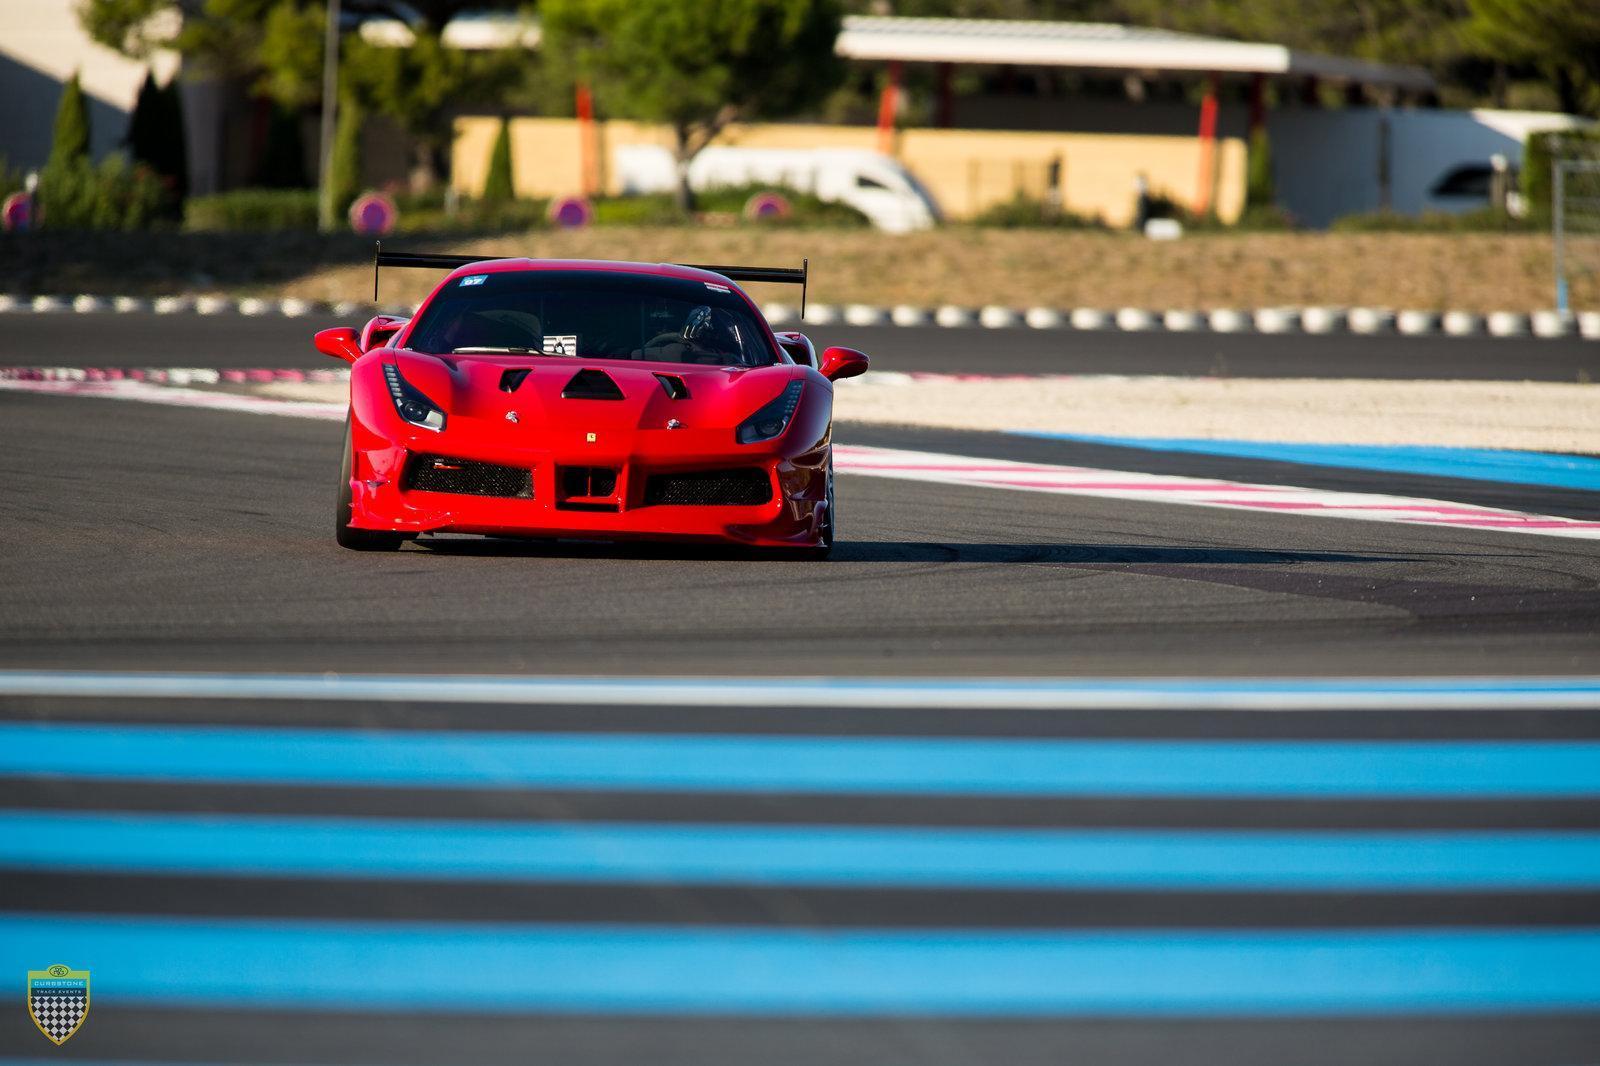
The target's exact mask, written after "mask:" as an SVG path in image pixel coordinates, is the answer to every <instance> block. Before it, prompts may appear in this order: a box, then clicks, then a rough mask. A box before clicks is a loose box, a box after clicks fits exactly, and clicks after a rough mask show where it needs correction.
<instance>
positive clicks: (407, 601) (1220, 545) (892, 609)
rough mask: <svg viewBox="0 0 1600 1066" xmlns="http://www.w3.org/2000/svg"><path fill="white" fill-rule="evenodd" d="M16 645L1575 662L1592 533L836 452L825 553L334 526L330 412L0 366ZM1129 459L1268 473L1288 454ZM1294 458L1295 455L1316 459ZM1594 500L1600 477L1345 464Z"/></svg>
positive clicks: (800, 669) (620, 664) (989, 444)
mask: <svg viewBox="0 0 1600 1066" xmlns="http://www.w3.org/2000/svg"><path fill="white" fill-rule="evenodd" d="M0 425H3V426H4V437H3V439H4V441H5V454H6V456H7V464H8V471H7V475H6V485H7V488H6V492H5V495H4V502H3V513H4V517H5V520H6V522H7V523H8V524H9V525H10V527H11V528H12V529H13V530H14V531H15V532H14V535H13V537H12V540H11V543H10V545H9V546H8V549H7V552H6V555H5V561H4V564H3V567H4V571H5V581H4V587H5V592H4V598H5V601H6V602H5V605H4V607H5V609H4V612H3V618H0V664H3V665H13V666H23V665H27V666H51V667H63V668H64V667H71V666H77V665H82V664H83V663H85V662H92V663H94V664H96V665H97V666H100V667H105V668H129V669H196V668H206V669H273V670H343V671H369V670H370V671H386V670H403V669H424V670H439V671H452V672H459V671H502V670H509V671H537V672H548V673H569V674H570V673H634V674H641V673H642V674H651V673H664V674H677V673H687V674H705V673H759V674H794V673H822V674H828V673H878V674H899V673H913V674H915V673H928V672H934V673H947V672H957V673H986V674H996V675H1017V676H1027V675H1035V674H1039V675H1048V674H1063V673H1068V674H1134V675H1138V674H1171V673H1184V674H1187V673H1198V674H1224V675H1226V674H1256V673H1290V674H1293V673H1309V674H1325V673H1344V674H1365V673H1379V674H1385V673H1387V674H1407V673H1423V674H1427V673H1455V672H1461V671H1463V670H1470V671H1474V672H1478V671H1487V672H1541V671H1543V672H1571V671H1583V670H1588V669H1590V668H1592V667H1593V666H1594V663H1595V654H1596V651H1597V649H1600V611H1597V610H1596V600H1595V596H1596V592H1595V589H1596V585H1597V583H1600V552H1597V551H1596V550H1595V547H1594V542H1592V541H1581V540H1566V539H1560V538H1554V537H1539V536H1528V535H1517V536H1512V535H1509V534H1504V533H1495V532H1490V531H1478V530H1460V531H1455V530H1444V529H1431V528H1420V527H1405V526H1398V525H1389V524H1385V523H1360V522H1348V521H1335V520H1327V519H1324V520H1318V519H1312V518H1303V517H1295V516H1280V515H1253V514H1240V513H1236V512H1229V511H1220V510H1211V509H1207V508H1181V509H1177V510H1174V509H1173V508H1172V507H1169V506H1162V505H1157V504H1145V503H1131V502H1125V501H1118V500H1107V499H1090V498H1081V497H1080V498H1068V497H1056V496H1049V495H1041V494H1032V493H1020V492H1003V491H998V490H993V489H985V488H973V487H959V486H942V485H933V484H926V483H917V482H909V481H907V482H902V481H895V480H889V479H878V478H872V479H868V478H853V477H849V476H847V475H841V488H840V503H839V507H840V513H841V522H842V527H841V528H842V532H841V544H840V547H839V548H838V549H837V552H836V557H835V559H834V560H833V561H832V562H830V563H828V564H825V565H821V566H813V565H806V564H804V563H796V562H792V561H785V560H760V559H756V560H750V559H737V558H733V559H730V558H724V557H720V556H719V555H718V554H716V553H708V552H702V551H696V550H692V549H691V550H678V551H672V550H666V551H663V550H661V549H656V548H643V547H629V546H607V545H598V546H593V545H583V544H572V543H560V544H553V545H552V544H524V543H518V542H491V541H487V540H483V539H473V538H455V539H447V538H427V539H424V540H422V541H419V542H417V543H416V544H414V545H412V546H409V547H408V548H407V549H406V550H404V551H402V552H400V553H398V554H396V555H392V556H352V555H348V554H346V553H344V552H342V551H340V550H338V549H336V548H335V546H334V545H333V543H332V541H331V539H330V538H331V526H332V522H333V517H332V498H333V495H332V494H333V480H334V477H335V469H336V466H337V460H338V454H339V447H340V436H339V435H340V427H339V424H338V423H336V422H326V423H319V422H311V421H306V420H300V419H291V418H278V417H270V416H261V415H249V414H235V413H230V412H208V411H193V410H187V409H173V408H165V407H160V406H155V405H147V404H141V403H127V402H119V401H108V400H101V399H77V398H64V397H46V396H24V395H19V394H16V393H9V392H0ZM839 439H840V440H841V441H842V442H848V443H863V444H892V445H895V446H908V445H909V446H916V447H921V448H924V449H925V450H930V451H946V452H956V453H958V454H975V455H984V454H986V453H1002V454H1003V455H1004V456H1005V457H1007V458H1022V459H1040V458H1043V457H1046V456H1049V457H1052V458H1053V459H1055V460H1059V461H1069V462H1070V461H1084V462H1085V463H1086V465H1101V466H1104V465H1108V462H1107V460H1108V453H1111V452H1118V451H1122V450H1121V449H1109V448H1104V447H1091V446H1083V445H1072V444H1068V443H1058V442H1050V441H1028V440H1023V439H1020V438H1019V439H1015V440H1014V439H1012V438H1009V437H1004V436H998V435H994V436H991V435H985V434H955V433H942V432H917V431H909V430H905V431H894V430H889V429H871V428H868V427H850V426H846V427H843V428H842V429H841V431H840V433H839ZM1121 461H1122V463H1123V464H1125V465H1123V466H1121V467H1118V466H1113V467H1112V468H1113V469H1137V468H1138V467H1137V464H1139V463H1144V464H1150V463H1153V462H1159V463H1160V464H1161V466H1162V468H1163V469H1165V470H1166V471H1167V472H1170V473H1180V474H1182V473H1196V474H1198V475H1200V476H1203V477H1216V476H1232V477H1240V478H1242V479H1243V480H1252V481H1255V480H1270V479H1272V478H1274V477H1277V478H1283V477H1285V476H1287V475H1286V474H1285V473H1283V472H1282V464H1273V463H1263V462H1249V461H1245V460H1232V459H1224V458H1216V457H1200V456H1195V457H1184V456H1169V455H1159V456H1157V457H1156V458H1155V459H1152V458H1150V457H1149V455H1148V454H1146V453H1139V452H1135V453H1132V454H1131V455H1129V456H1126V457H1123V458H1122V460H1121ZM1310 469H1311V468H1304V467H1302V468H1296V469H1295V470H1294V476H1295V477H1297V478H1298V479H1299V480H1300V481H1301V482H1302V483H1304V482H1305V481H1306V480H1308V479H1309V480H1312V481H1313V483H1315V479H1316V477H1317V475H1315V474H1311V475H1309V478H1308V474H1307V471H1309V470H1310ZM1322 476H1323V477H1324V478H1326V479H1328V481H1329V483H1330V485H1332V486H1333V487H1338V488H1348V487H1352V486H1365V487H1366V488H1368V489H1369V490H1379V491H1389V492H1396V491H1402V490H1403V491H1404V492H1405V493H1406V494H1415V495H1419V496H1430V497H1433V498H1444V499H1460V500H1463V501H1464V502H1468V503H1477V504H1486V505H1492V506H1500V507H1505V506H1513V507H1520V508H1522V509H1525V510H1529V511H1534V512H1538V513H1546V514H1557V515H1567V516H1570V517H1576V518H1595V517H1600V506H1597V503H1596V501H1595V499H1594V497H1593V494H1591V493H1581V492H1575V491H1572V490H1563V489H1542V488H1538V487H1533V486H1503V485H1497V484H1493V483H1482V482H1473V483H1470V484H1468V485H1465V486H1460V485H1456V486H1451V485H1448V484H1447V483H1442V481H1441V479H1437V478H1421V477H1413V478H1401V477H1398V476H1396V475H1387V474H1374V473H1363V472H1361V471H1344V470H1339V471H1332V472H1329V473H1327V474H1324V475H1322Z"/></svg>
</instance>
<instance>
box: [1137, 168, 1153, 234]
mask: <svg viewBox="0 0 1600 1066" xmlns="http://www.w3.org/2000/svg"><path fill="white" fill-rule="evenodd" d="M1149 221H1150V179H1149V178H1147V177H1146V176H1145V173H1144V171H1142V170H1141V171H1139V173H1138V174H1136V175H1134V178H1133V228H1134V229H1135V230H1136V231H1138V232H1139V233H1143V232H1144V224H1145V223H1146V222H1149Z"/></svg>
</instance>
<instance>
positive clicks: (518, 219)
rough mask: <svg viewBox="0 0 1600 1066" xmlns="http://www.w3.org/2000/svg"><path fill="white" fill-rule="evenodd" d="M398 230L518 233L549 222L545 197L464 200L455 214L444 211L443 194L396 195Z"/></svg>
mask: <svg viewBox="0 0 1600 1066" xmlns="http://www.w3.org/2000/svg"><path fill="white" fill-rule="evenodd" d="M396 206H397V207H398V208H399V209H400V221H399V223H398V224H397V225H396V227H395V229H396V231H397V232H399V233H516V232H520V231H522V230H529V229H537V228H539V227H542V226H544V225H546V224H547V223H546V221H545V214H544V212H545V206H546V203H545V201H544V200H508V201H506V202H505V203H499V204H491V203H485V202H483V201H482V200H463V201H462V202H461V203H460V204H459V205H457V207H456V211H455V214H449V213H447V212H446V211H445V209H444V206H443V201H442V198H439V197H433V196H416V197H405V198H397V199H396Z"/></svg>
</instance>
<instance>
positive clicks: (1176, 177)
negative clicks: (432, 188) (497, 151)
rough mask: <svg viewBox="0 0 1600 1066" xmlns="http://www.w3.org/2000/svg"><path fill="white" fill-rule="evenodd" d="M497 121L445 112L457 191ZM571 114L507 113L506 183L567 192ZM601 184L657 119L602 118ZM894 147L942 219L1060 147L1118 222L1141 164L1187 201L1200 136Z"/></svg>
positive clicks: (783, 128)
mask: <svg viewBox="0 0 1600 1066" xmlns="http://www.w3.org/2000/svg"><path fill="white" fill-rule="evenodd" d="M498 129H499V120H498V119H492V118H462V119H458V120H457V122H456V142H455V157H454V160H453V166H452V172H453V173H454V175H455V178H454V180H455V185H456V188H457V189H459V190H460V191H461V192H462V193H464V194H467V195H476V194H477V193H478V192H481V191H482V189H483V179H484V175H485V171H486V170H487V168H488V165H489V152H490V149H491V148H492V147H493V144H494V137H495V134H496V132H497V131H498ZM578 137H579V134H578V124H577V122H576V121H575V120H573V119H557V118H519V119H513V120H512V122H511V157H512V169H513V170H514V172H515V174H516V185H517V193H518V195H520V196H527V197H545V196H568V195H573V194H576V193H577V192H579V191H580V190H581V188H582V185H583V181H582V176H581V166H582V154H581V152H580V151H579V140H578ZM599 140H600V143H601V146H602V147H601V169H602V174H603V177H604V181H605V184H606V191H607V192H611V193H615V192H616V191H617V188H616V184H615V181H614V180H613V178H612V175H614V173H615V168H614V167H613V166H612V165H611V161H610V159H609V155H610V152H609V149H610V148H612V147H615V146H617V145H624V144H662V145H666V144H669V143H670V142H669V139H668V134H667V131H666V130H665V129H664V128H661V127H653V126H646V125H641V124H639V123H634V122H620V121H617V122H609V123H606V124H604V125H603V126H602V127H601V130H600V137H599ZM717 143H718V144H724V145H741V146H745V147H750V148H866V149H876V148H877V146H878V137H877V130H875V129H873V128H871V127H867V126H810V125H784V124H761V125H748V126H734V127H731V128H729V129H728V130H727V131H726V132H724V133H723V135H722V136H721V137H720V138H719V139H718V141H717ZM897 149H898V150H897V155H898V156H899V158H900V161H901V162H902V163H904V164H905V165H906V166H907V167H908V168H910V170H911V171H912V172H913V173H914V174H916V176H917V178H918V179H919V180H921V181H922V183H923V184H924V185H926V186H927V187H928V190H929V191H930V192H931V193H933V196H934V198H935V199H936V200H938V201H939V206H940V207H942V208H943V209H944V211H945V214H946V215H947V216H948V217H949V218H952V219H963V218H969V217H971V216H972V215H974V214H976V213H977V212H979V211H981V210H983V209H984V208H985V207H988V206H990V205H992V204H995V203H998V202H1001V201H1005V200H1009V199H1011V197H1012V196H1013V195H1015V194H1016V193H1018V192H1022V193H1025V194H1026V195H1028V196H1031V197H1035V198H1037V197H1039V196H1041V195H1042V194H1043V192H1044V189H1045V185H1046V181H1047V173H1048V168H1049V165H1050V161H1051V160H1052V159H1054V158H1056V157H1058V156H1059V157H1060V158H1061V160H1062V165H1063V172H1064V186H1065V193H1066V195H1065V202H1066V206H1067V207H1068V208H1069V209H1071V210H1073V211H1076V212H1080V213H1082V214H1086V215H1099V216H1101V217H1103V218H1104V219H1105V220H1106V221H1107V222H1109V223H1111V224H1112V225H1125V224H1127V222H1128V221H1129V219H1130V218H1131V217H1132V214H1133V201H1134V183H1135V180H1136V177H1137V175H1138V174H1140V173H1141V172H1142V173H1144V174H1145V175H1146V176H1147V177H1148V178H1149V180H1150V187H1151V189H1152V190H1153V191H1155V192H1160V193H1165V194H1167V195H1169V196H1171V197H1173V198H1174V199H1176V200H1178V201H1179V202H1180V203H1183V204H1186V205H1191V206H1192V205H1193V204H1194V201H1195V198H1196V194H1197V193H1198V191H1199V179H1200V145H1199V142H1198V140H1197V139H1196V138H1194V137H1168V136H1156V135H1142V134H1141V135H1134V134H1101V133H1033V132H1024V131H1012V130H943V129H909V130H905V131H902V132H901V133H900V135H899V137H898V145H897ZM1216 166H1217V196H1216V204H1217V211H1218V213H1219V214H1220V215H1221V217H1222V218H1223V220H1224V221H1229V222H1231V221H1233V220H1234V219H1235V218H1237V217H1238V215H1239V212H1240V210H1241V209H1242V208H1243V206H1244V185H1245V145H1244V142H1243V141H1242V140H1238V139H1236V138H1227V139H1224V140H1222V141H1219V142H1218V145H1217V160H1216Z"/></svg>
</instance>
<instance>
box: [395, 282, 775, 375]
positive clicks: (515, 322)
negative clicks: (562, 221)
mask: <svg viewBox="0 0 1600 1066" xmlns="http://www.w3.org/2000/svg"><path fill="white" fill-rule="evenodd" d="M407 346H408V347H410V348H412V349H414V350H416V351H421V352H433V353H435V354H440V355H444V354H450V353H472V352H478V353H512V354H532V355H556V356H578V357H582V358H584V359H643V360H652V361H659V362H670V363H701V364H706V365H710V366H767V365H769V364H772V363H776V362H778V361H779V358H778V355H777V353H776V352H775V351H773V349H772V346H771V345H770V344H769V343H768V341H767V339H766V335H765V333H764V331H763V330H761V328H760V327H759V326H758V325H757V324H756V321H755V319H754V317H753V316H752V315H751V313H750V310H749V306H748V305H747V304H746V303H745V302H744V300H743V299H741V298H740V296H739V295H738V294H737V293H735V292H734V291H733V290H732V289H731V288H730V287H728V286H727V285H719V284H716V283H711V282H703V281H691V280H686V279H683V278H666V277H656V276H653V275H648V274H623V273H612V272H603V271H580V270H520V271H501V272H495V273H486V274H468V275H465V276H463V277H459V278H454V279H452V280H451V281H449V282H448V283H446V285H445V287H444V289H443V290H442V291H440V292H439V293H438V294H437V295H436V296H435V297H434V298H433V300H432V302H431V303H429V305H428V309H427V310H426V311H425V312H423V314H422V316H421V317H420V318H419V319H418V321H417V325H416V328H415V329H414V330H413V331H412V333H411V337H410V340H409V342H408V345H407Z"/></svg>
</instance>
